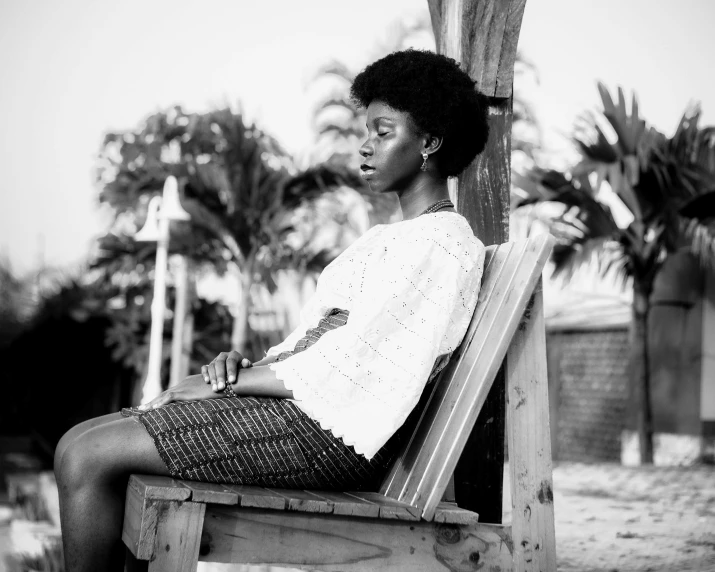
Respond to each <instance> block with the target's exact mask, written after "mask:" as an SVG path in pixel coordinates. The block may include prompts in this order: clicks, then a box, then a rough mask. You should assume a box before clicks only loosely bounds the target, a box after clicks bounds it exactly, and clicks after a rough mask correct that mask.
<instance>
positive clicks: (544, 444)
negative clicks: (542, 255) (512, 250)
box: [506, 281, 556, 572]
mask: <svg viewBox="0 0 715 572" xmlns="http://www.w3.org/2000/svg"><path fill="white" fill-rule="evenodd" d="M506 369H507V395H508V412H509V427H510V429H509V469H510V473H511V504H512V515H513V516H512V523H511V534H512V541H513V543H514V552H513V557H514V568H513V569H514V570H519V571H520V572H522V571H523V572H526V571H532V570H533V571H534V572H539V571H541V570H556V537H555V534H554V493H553V489H554V486H553V481H552V477H551V440H550V439H549V433H550V431H549V395H548V377H547V374H546V335H545V332H544V299H543V292H542V288H541V281H539V285H538V286H537V288H536V291H535V292H534V295H533V297H532V298H531V302H530V303H529V306H527V309H526V312H524V318H523V319H522V321H521V324H520V325H519V329H518V330H517V332H516V334H515V335H514V337H513V338H512V342H511V346H510V347H509V352H508V353H507V366H506Z"/></svg>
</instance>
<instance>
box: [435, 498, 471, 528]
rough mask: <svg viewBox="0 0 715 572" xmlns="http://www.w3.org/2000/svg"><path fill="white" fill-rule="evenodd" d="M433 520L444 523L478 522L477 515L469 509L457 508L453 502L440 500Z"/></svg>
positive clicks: (468, 523) (469, 523)
mask: <svg viewBox="0 0 715 572" xmlns="http://www.w3.org/2000/svg"><path fill="white" fill-rule="evenodd" d="M432 520H433V521H434V522H443V523H446V524H467V525H471V524H476V523H477V522H479V515H478V514H477V513H476V512H472V511H471V510H465V509H463V508H459V507H458V506H457V505H456V504H454V503H448V502H441V503H439V504H438V505H437V508H436V509H435V512H434V518H433V519H432Z"/></svg>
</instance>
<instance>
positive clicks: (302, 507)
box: [266, 488, 334, 514]
mask: <svg viewBox="0 0 715 572" xmlns="http://www.w3.org/2000/svg"><path fill="white" fill-rule="evenodd" d="M266 490H267V491H271V492H272V493H275V494H277V495H279V496H282V497H284V498H285V499H286V503H287V506H286V509H287V510H291V511H295V512H312V513H318V514H332V512H333V507H334V505H333V503H331V502H330V501H329V500H327V499H324V498H320V497H318V496H316V495H314V494H312V493H310V492H308V491H299V490H290V489H274V488H266Z"/></svg>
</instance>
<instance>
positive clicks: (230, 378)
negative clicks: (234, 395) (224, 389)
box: [228, 374, 236, 383]
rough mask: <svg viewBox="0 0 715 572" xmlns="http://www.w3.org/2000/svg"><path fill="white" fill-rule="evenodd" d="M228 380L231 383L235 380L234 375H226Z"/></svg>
mask: <svg viewBox="0 0 715 572" xmlns="http://www.w3.org/2000/svg"><path fill="white" fill-rule="evenodd" d="M228 380H229V381H230V382H231V383H233V382H234V381H236V376H235V375H233V374H231V375H229V376H228Z"/></svg>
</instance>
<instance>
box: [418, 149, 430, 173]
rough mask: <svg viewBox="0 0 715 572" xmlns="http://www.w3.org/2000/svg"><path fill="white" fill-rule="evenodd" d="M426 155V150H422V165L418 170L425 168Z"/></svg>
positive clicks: (424, 169)
mask: <svg viewBox="0 0 715 572" xmlns="http://www.w3.org/2000/svg"><path fill="white" fill-rule="evenodd" d="M427 157H429V155H428V154H427V151H422V166H421V167H420V171H426V170H427Z"/></svg>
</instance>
